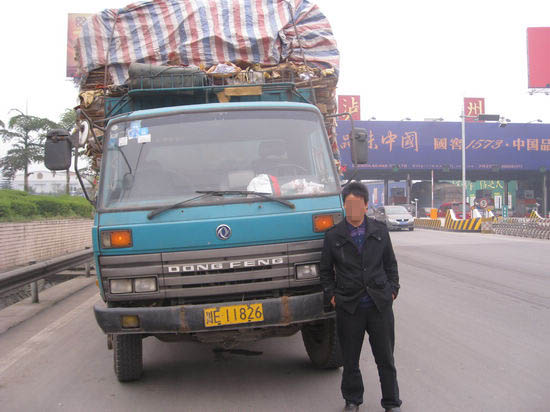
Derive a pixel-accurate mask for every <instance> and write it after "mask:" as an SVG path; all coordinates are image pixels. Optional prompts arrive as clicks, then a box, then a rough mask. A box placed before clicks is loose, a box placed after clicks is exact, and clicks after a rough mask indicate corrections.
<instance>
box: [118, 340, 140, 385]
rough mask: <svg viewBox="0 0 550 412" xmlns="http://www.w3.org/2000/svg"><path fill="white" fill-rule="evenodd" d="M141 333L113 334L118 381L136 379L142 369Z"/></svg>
mask: <svg viewBox="0 0 550 412" xmlns="http://www.w3.org/2000/svg"><path fill="white" fill-rule="evenodd" d="M141 340H142V337H141V335H114V336H113V349H114V350H113V354H114V366H115V374H116V377H117V378H118V380H119V381H120V382H130V381H135V380H138V379H139V378H140V377H141V372H142V371H143V358H142V344H141Z"/></svg>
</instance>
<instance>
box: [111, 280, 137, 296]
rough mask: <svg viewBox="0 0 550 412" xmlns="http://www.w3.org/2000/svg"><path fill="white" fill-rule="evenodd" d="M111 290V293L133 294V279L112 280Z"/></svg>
mask: <svg viewBox="0 0 550 412" xmlns="http://www.w3.org/2000/svg"><path fill="white" fill-rule="evenodd" d="M109 289H110V290H111V293H132V279H111V280H110V281H109Z"/></svg>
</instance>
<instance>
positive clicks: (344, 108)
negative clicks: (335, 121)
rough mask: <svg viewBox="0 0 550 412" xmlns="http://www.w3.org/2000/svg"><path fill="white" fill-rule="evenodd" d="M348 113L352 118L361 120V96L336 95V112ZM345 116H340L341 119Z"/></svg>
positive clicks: (344, 118)
mask: <svg viewBox="0 0 550 412" xmlns="http://www.w3.org/2000/svg"><path fill="white" fill-rule="evenodd" d="M346 112H347V113H350V114H351V117H352V118H353V120H361V96H338V113H346ZM346 117H347V116H341V117H340V119H341V120H349V119H346Z"/></svg>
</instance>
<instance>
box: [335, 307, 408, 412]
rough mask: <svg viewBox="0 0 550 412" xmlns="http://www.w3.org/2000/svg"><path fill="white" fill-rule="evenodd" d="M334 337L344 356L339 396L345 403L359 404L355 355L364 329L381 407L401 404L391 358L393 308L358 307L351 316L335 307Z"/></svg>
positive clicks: (360, 385) (359, 378) (359, 382)
mask: <svg viewBox="0 0 550 412" xmlns="http://www.w3.org/2000/svg"><path fill="white" fill-rule="evenodd" d="M336 324H337V328H338V338H339V339H340V346H341V347H342V355H343V358H344V372H343V374H342V395H343V397H344V399H345V400H346V401H348V402H353V403H356V404H358V405H360V404H361V403H363V392H364V388H363V378H362V376H361V371H360V370H359V357H360V356H361V347H362V346H363V339H364V337H365V331H366V332H367V333H368V335H369V342H370V346H371V349H372V354H373V355H374V360H375V362H376V366H377V367H378V376H379V377H380V385H381V386H382V407H383V408H392V407H397V406H401V400H400V399H399V387H398V385H397V374H396V371H395V363H394V359H393V348H394V344H395V334H394V318H393V309H392V307H391V306H388V307H387V308H386V309H385V310H384V311H383V312H379V311H378V309H377V308H376V307H375V306H370V307H366V308H365V307H361V306H359V307H358V308H357V310H356V311H355V313H354V314H353V315H352V314H350V313H348V312H346V311H345V310H343V309H340V308H338V307H336Z"/></svg>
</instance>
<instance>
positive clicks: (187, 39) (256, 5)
mask: <svg viewBox="0 0 550 412" xmlns="http://www.w3.org/2000/svg"><path fill="white" fill-rule="evenodd" d="M296 34H298V36H297V35H296ZM75 50H76V55H77V56H78V59H79V66H80V77H81V78H83V79H85V78H86V75H87V73H89V72H90V71H92V70H94V69H97V68H99V67H102V66H104V65H106V64H107V65H108V67H109V72H110V75H111V77H112V79H113V82H114V83H115V84H123V83H124V82H125V81H126V79H127V78H128V66H129V64H130V63H131V62H141V63H151V64H167V63H168V64H184V65H195V66H200V65H201V64H202V65H204V66H206V67H208V66H211V65H213V64H216V63H224V62H239V61H241V62H245V63H259V64H262V65H275V64H279V63H281V62H285V61H290V62H295V63H303V61H304V58H305V60H306V62H307V64H309V65H311V66H314V67H317V68H321V69H325V68H334V69H336V71H337V70H338V65H339V59H340V56H339V52H338V49H337V47H336V41H335V39H334V36H333V33H332V29H331V27H330V24H329V22H328V20H327V19H326V17H325V16H324V15H323V13H321V11H320V10H319V8H318V7H317V5H315V4H313V3H312V2H311V1H310V0H155V1H146V2H139V3H133V4H130V5H128V6H126V7H124V8H122V9H107V10H104V11H103V12H101V13H98V14H96V15H94V16H92V17H91V18H89V19H88V21H87V22H86V23H85V24H84V26H83V27H82V32H81V34H80V36H79V38H78V39H77V41H76V44H75Z"/></svg>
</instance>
